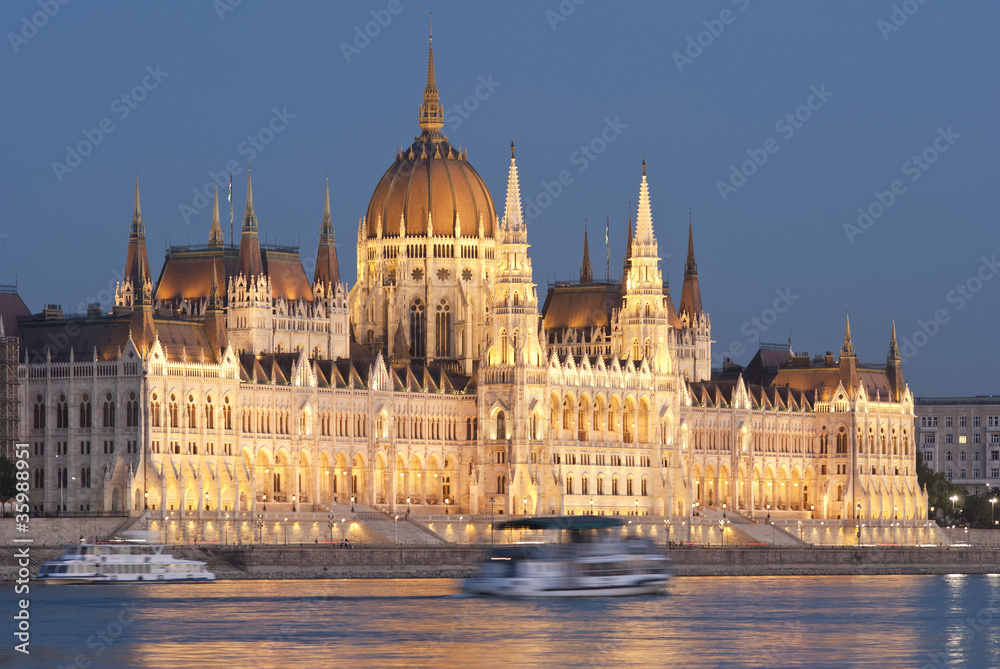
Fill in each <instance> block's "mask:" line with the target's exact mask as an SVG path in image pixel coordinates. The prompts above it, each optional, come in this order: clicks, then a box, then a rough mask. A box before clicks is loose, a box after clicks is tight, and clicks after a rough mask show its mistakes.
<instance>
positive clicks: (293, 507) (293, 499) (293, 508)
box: [292, 495, 295, 513]
mask: <svg viewBox="0 0 1000 669" xmlns="http://www.w3.org/2000/svg"><path fill="white" fill-rule="evenodd" d="M292 513H295V495H292Z"/></svg>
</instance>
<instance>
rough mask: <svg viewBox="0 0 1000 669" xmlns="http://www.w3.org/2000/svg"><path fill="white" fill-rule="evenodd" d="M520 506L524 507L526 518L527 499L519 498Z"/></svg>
mask: <svg viewBox="0 0 1000 669" xmlns="http://www.w3.org/2000/svg"><path fill="white" fill-rule="evenodd" d="M521 504H522V505H523V506H524V515H526V516H527V515H528V498H527V497H522V498H521Z"/></svg>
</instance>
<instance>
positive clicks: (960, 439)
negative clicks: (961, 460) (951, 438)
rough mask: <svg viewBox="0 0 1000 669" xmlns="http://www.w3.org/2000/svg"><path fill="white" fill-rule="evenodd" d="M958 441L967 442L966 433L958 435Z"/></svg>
mask: <svg viewBox="0 0 1000 669" xmlns="http://www.w3.org/2000/svg"><path fill="white" fill-rule="evenodd" d="M958 443H960V444H964V443H965V435H964V434H960V435H958Z"/></svg>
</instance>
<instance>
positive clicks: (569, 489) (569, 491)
mask: <svg viewBox="0 0 1000 669" xmlns="http://www.w3.org/2000/svg"><path fill="white" fill-rule="evenodd" d="M566 494H567V495H572V494H573V476H572V475H570V476H567V477H566Z"/></svg>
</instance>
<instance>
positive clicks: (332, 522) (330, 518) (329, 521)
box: [326, 513, 337, 548]
mask: <svg viewBox="0 0 1000 669" xmlns="http://www.w3.org/2000/svg"><path fill="white" fill-rule="evenodd" d="M326 518H327V521H326V525H327V527H329V528H330V548H333V526H334V525H336V524H337V517H336V516H334V515H333V514H332V513H331V514H330V515H329V516H327V517H326Z"/></svg>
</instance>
